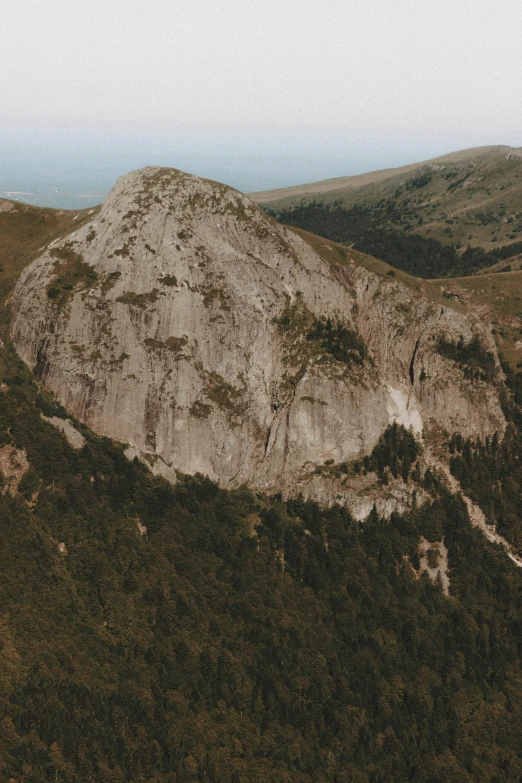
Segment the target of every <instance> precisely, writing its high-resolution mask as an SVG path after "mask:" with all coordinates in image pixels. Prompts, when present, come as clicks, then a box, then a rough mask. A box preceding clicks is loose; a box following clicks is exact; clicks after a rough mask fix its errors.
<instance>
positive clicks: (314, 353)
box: [11, 168, 505, 516]
mask: <svg viewBox="0 0 522 783" xmlns="http://www.w3.org/2000/svg"><path fill="white" fill-rule="evenodd" d="M327 319H330V323H332V324H333V325H334V326H335V325H339V328H340V329H341V328H342V329H343V330H344V332H343V334H346V335H349V336H350V339H352V338H353V340H355V343H354V344H356V345H358V346H362V347H359V349H358V350H359V354H358V355H357V356H358V358H357V356H355V353H356V352H354V351H352V354H350V353H348V354H347V357H346V356H345V358H344V359H339V357H336V355H335V352H333V353H332V351H330V350H329V349H327V348H325V343H324V341H323V342H321V340H318V339H307V338H310V334H311V333H312V332H311V331H310V330H311V328H312V327H313V325H314V324H317V323H318V322H322V323H325V322H326V321H327ZM11 336H12V340H13V343H14V345H15V347H16V350H17V351H18V353H19V355H20V356H21V357H22V359H23V360H24V361H25V362H26V363H27V364H28V365H29V367H30V368H31V369H32V371H33V372H34V374H35V375H36V376H37V378H38V379H39V380H40V382H41V383H42V384H43V385H44V386H45V387H46V388H47V389H48V390H50V391H51V392H53V393H54V394H55V395H56V397H57V398H58V400H59V401H60V402H61V403H62V404H63V406H64V407H65V408H66V409H67V411H68V412H69V413H71V414H72V415H74V416H75V417H76V418H78V419H79V420H81V421H82V422H84V423H85V424H87V425H88V426H90V427H91V428H92V429H93V430H94V431H95V432H97V433H100V434H103V435H107V436H109V437H112V438H114V439H116V440H118V441H121V442H123V443H127V444H129V450H128V453H129V455H130V456H132V455H134V454H135V455H141V456H142V457H144V458H145V459H146V460H147V461H148V463H149V464H150V465H151V467H152V469H153V470H155V471H156V472H160V473H162V474H164V475H166V476H167V477H168V478H170V479H171V480H175V476H176V471H178V470H179V471H182V472H185V473H190V474H194V473H197V472H201V473H203V474H207V475H209V476H210V477H211V478H212V479H214V480H216V481H217V482H218V483H219V484H220V485H221V486H223V487H236V486H239V485H241V484H243V483H247V484H249V485H250V486H252V487H254V488H258V489H262V490H263V491H267V492H274V491H281V492H283V493H284V494H287V495H288V494H297V493H298V492H303V494H304V495H305V496H307V497H311V498H315V499H317V500H320V501H321V502H324V503H326V504H330V503H332V502H335V501H338V502H341V503H344V504H346V505H349V506H350V507H351V508H352V509H353V510H354V511H355V513H356V514H357V515H358V516H361V515H364V514H365V513H367V512H368V510H369V509H370V508H371V507H372V505H373V503H374V502H377V504H378V507H379V510H380V511H381V513H389V511H390V510H391V509H392V508H395V507H399V508H400V507H401V506H402V507H403V506H407V505H408V504H409V503H410V502H411V490H409V489H408V487H406V486H403V487H402V488H400V487H399V488H398V487H396V488H395V489H394V490H392V489H388V490H387V494H386V495H385V494H384V493H383V490H382V488H381V487H379V486H373V487H368V486H366V487H365V488H364V491H363V490H362V489H360V488H358V487H356V486H354V485H353V483H350V482H349V481H347V480H346V478H344V477H343V475H342V474H339V475H334V473H335V471H320V470H318V469H319V468H321V467H322V466H324V464H325V463H327V464H328V465H333V466H338V465H342V464H344V463H347V462H349V461H350V460H354V459H357V458H360V457H361V456H363V455H366V454H369V453H370V452H371V451H372V449H373V448H374V446H375V444H376V443H377V441H378V440H379V437H380V436H381V434H382V433H383V431H384V430H385V428H386V427H387V426H388V425H389V424H390V423H391V422H392V421H398V422H400V423H402V424H404V425H405V426H406V427H410V426H412V427H413V429H414V430H415V431H416V432H417V433H418V435H419V436H421V433H422V430H423V428H424V427H425V426H426V424H428V423H429V425H430V427H432V426H434V427H436V428H438V429H439V430H440V429H443V430H445V431H447V432H460V433H462V434H463V435H464V436H465V437H477V436H479V437H484V436H486V435H492V434H493V433H494V432H501V433H502V432H503V431H504V428H505V420H504V416H503V414H502V410H501V406H500V402H499V393H498V387H499V384H500V383H501V377H500V371H499V369H498V366H497V369H496V374H495V376H494V377H491V378H490V379H488V380H487V381H486V380H476V381H474V382H473V383H470V382H469V380H466V379H465V377H464V374H463V371H462V368H460V367H459V366H458V365H457V364H456V363H455V362H452V361H449V360H448V359H445V358H443V356H441V354H440V352H439V351H438V350H437V342H438V340H439V339H440V337H441V336H443V337H444V339H445V340H447V341H453V342H456V341H457V340H459V338H460V337H462V338H463V339H464V340H465V341H468V342H469V341H470V340H472V338H473V337H474V336H477V337H478V338H479V339H480V341H481V344H482V345H483V346H484V348H485V349H486V350H488V351H491V352H492V353H493V354H494V355H495V357H496V353H495V346H494V344H493V341H492V338H491V335H490V333H489V331H488V330H487V329H486V328H485V327H484V325H483V324H482V323H481V322H480V320H479V319H478V318H476V317H474V316H472V315H469V314H467V313H466V312H465V311H464V309H463V308H461V307H459V306H458V305H457V304H455V303H449V302H446V301H445V300H444V299H442V297H440V295H439V294H436V293H435V292H431V289H430V288H429V286H427V285H423V286H417V285H415V284H414V282H412V279H411V278H407V276H405V275H400V274H397V275H395V274H393V273H391V272H389V268H388V267H386V265H384V264H380V263H379V262H374V261H373V260H372V259H367V258H366V257H364V256H361V255H360V254H357V253H355V252H353V251H350V250H347V249H346V248H340V247H338V246H335V245H332V243H328V242H326V241H325V242H324V243H322V241H320V242H319V243H318V242H315V243H310V242H309V241H307V239H306V238H305V235H303V234H301V233H299V232H294V231H291V230H289V229H286V228H284V227H282V226H279V225H277V224H276V223H275V222H273V221H272V220H271V219H270V218H268V217H267V216H266V215H265V214H264V213H262V212H261V211H260V210H259V209H258V208H257V207H256V206H255V204H254V203H253V202H251V201H250V200H249V199H248V198H246V197H245V196H243V195H242V194H240V193H238V192H237V191H235V190H232V189H231V188H228V187H226V186H224V185H219V184H217V183H213V182H209V181H207V180H202V179H199V178H197V177H192V176H189V175H186V174H183V173H181V172H179V171H176V170H172V169H159V168H147V169H143V170H141V171H137V172H133V173H131V174H129V175H127V176H125V177H122V178H121V179H120V180H119V181H118V182H117V184H116V186H115V188H114V189H113V191H112V192H111V194H110V195H109V197H108V198H107V200H106V201H105V203H104V204H103V206H102V209H101V211H100V213H99V214H98V215H96V216H95V217H94V218H93V220H92V221H91V222H90V223H88V224H87V225H85V226H83V227H82V228H80V229H79V230H78V231H76V232H75V233H73V234H71V235H69V236H68V237H67V238H66V240H63V241H59V242H57V243H54V244H52V245H50V246H49V247H48V248H47V249H46V250H45V252H43V254H42V255H41V256H40V257H39V258H37V259H36V260H35V261H34V262H33V263H32V264H31V265H30V266H29V267H28V268H27V269H26V270H25V271H24V273H23V274H22V276H21V278H20V280H19V282H18V284H17V286H16V289H15V292H14V294H13V297H12V322H11Z"/></svg>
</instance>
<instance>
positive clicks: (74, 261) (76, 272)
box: [47, 242, 98, 307]
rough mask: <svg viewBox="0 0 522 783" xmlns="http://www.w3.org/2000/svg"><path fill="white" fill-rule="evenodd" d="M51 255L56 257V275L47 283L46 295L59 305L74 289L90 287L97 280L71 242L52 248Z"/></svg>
mask: <svg viewBox="0 0 522 783" xmlns="http://www.w3.org/2000/svg"><path fill="white" fill-rule="evenodd" d="M51 255H52V256H53V257H54V258H56V259H57V261H56V263H55V265H54V272H55V275H56V276H55V277H54V279H53V280H51V281H50V282H49V283H48V285H47V296H48V297H49V299H51V300H52V301H53V302H55V303H56V304H57V305H58V306H59V307H62V306H63V305H64V304H65V302H66V301H67V299H68V298H69V297H70V296H71V293H72V292H73V290H74V289H78V288H88V287H92V286H93V285H94V284H95V283H96V281H97V280H98V275H97V273H96V272H95V270H94V269H93V268H92V266H89V264H86V263H85V261H84V260H83V257H82V256H81V255H80V254H79V253H77V252H76V251H75V250H74V246H73V245H72V243H70V242H68V243H67V244H65V245H63V246H62V247H59V248H53V250H51Z"/></svg>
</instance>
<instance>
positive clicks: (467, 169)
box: [253, 147, 522, 250]
mask: <svg viewBox="0 0 522 783" xmlns="http://www.w3.org/2000/svg"><path fill="white" fill-rule="evenodd" d="M343 180H344V181H343ZM347 180H348V181H347ZM253 197H254V199H255V200H257V201H258V203H260V204H261V205H262V206H263V208H265V209H269V210H271V211H274V212H276V213H280V212H281V211H282V210H293V209H295V208H296V207H297V206H306V205H308V204H310V203H312V202H315V204H316V205H320V206H323V207H324V206H327V207H330V208H331V207H332V206H334V205H335V206H338V207H340V208H342V209H343V210H346V211H348V213H349V214H351V213H350V210H351V209H352V208H353V207H354V206H357V207H358V208H360V209H363V210H367V211H368V212H369V213H370V215H371V217H372V221H373V223H374V225H375V226H377V227H379V228H380V229H381V230H392V231H399V232H401V233H415V234H418V235H419V236H422V237H424V238H431V239H435V240H438V241H439V242H441V243H442V244H445V245H455V246H456V247H457V248H466V247H467V246H468V245H471V246H472V247H475V246H477V247H482V248H485V249H486V250H491V249H494V248H495V246H497V245H499V244H509V243H510V242H514V241H516V240H522V155H521V154H520V151H519V150H514V149H512V148H510V147H486V148H478V149H471V150H464V151H463V152H460V153H455V154H454V155H448V156H443V157H441V158H436V159H435V160H432V161H426V162H424V163H419V164H415V165H413V166H407V167H404V168H402V169H396V170H393V169H391V170H388V171H386V172H375V173H374V174H373V175H362V176H361V177H350V178H345V179H344V178H341V179H340V180H331V181H329V182H327V183H317V185H311V186H302V187H300V188H299V189H297V192H296V191H295V190H294V189H292V188H289V189H288V190H281V191H272V192H269V193H267V194H263V193H259V194H253ZM302 227H303V228H305V226H302ZM309 230H313V229H312V228H310V227H309ZM319 233H321V232H319Z"/></svg>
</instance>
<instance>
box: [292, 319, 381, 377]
mask: <svg viewBox="0 0 522 783" xmlns="http://www.w3.org/2000/svg"><path fill="white" fill-rule="evenodd" d="M306 339H307V340H308V341H313V342H316V343H317V344H318V345H320V347H321V348H322V349H323V351H326V353H329V354H330V355H331V356H333V358H334V359H337V361H338V362H342V363H343V364H346V365H348V366H350V365H352V364H358V365H361V364H363V362H364V361H365V360H366V359H368V358H369V357H368V349H367V347H366V344H365V343H364V340H363V339H362V337H361V336H360V335H359V333H358V332H356V331H355V330H354V329H350V328H348V327H347V326H344V324H342V323H339V322H338V323H334V322H332V320H331V319H330V318H327V319H326V320H325V321H314V323H313V324H312V325H311V327H310V329H309V330H308V334H307V335H306Z"/></svg>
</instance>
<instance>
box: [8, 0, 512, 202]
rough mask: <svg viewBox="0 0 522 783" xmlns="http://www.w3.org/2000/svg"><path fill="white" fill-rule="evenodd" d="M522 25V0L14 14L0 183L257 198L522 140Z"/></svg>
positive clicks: (74, 192)
mask: <svg viewBox="0 0 522 783" xmlns="http://www.w3.org/2000/svg"><path fill="white" fill-rule="evenodd" d="M521 28H522V6H521V5H520V3H519V2H517V1H516V0H497V2H495V3H493V2H491V0H475V1H474V2H471V0H439V2H438V3H436V4H433V3H423V2H420V3H419V2H418V0H416V2H414V0H393V2H392V0H368V2H365V3H361V2H355V1H354V2H349V3H347V2H346V0H327V2H326V3H324V4H323V5H322V6H321V7H320V8H319V6H318V5H317V3H315V2H312V0H300V2H297V0H283V2H281V0H277V2H276V0H266V2H265V3H263V4H257V5H253V6H249V7H248V9H245V6H244V4H242V3H240V2H239V0H224V2H223V3H220V4H217V5H216V4H215V3H210V2H209V0H193V2H192V3H190V4H187V3H184V4H182V3H177V2H176V1H175V0H174V2H172V0H150V2H149V3H148V4H147V6H146V7H145V6H144V5H143V4H142V3H141V2H138V0H125V2H123V0H113V2H112V3H111V4H107V3H106V2H102V0H91V2H90V3H88V4H85V3H80V2H78V0H48V2H47V3H40V2H37V0H23V2H20V3H11V4H9V5H6V7H5V8H3V9H2V29H3V31H4V36H3V39H2V51H1V53H0V63H1V66H2V67H1V68H0V89H1V94H2V113H1V116H0V190H2V191H10V192H11V191H18V192H20V191H21V192H22V194H23V197H24V198H25V199H27V200H30V199H33V200H35V201H39V202H40V203H49V204H52V205H55V206H64V205H65V202H67V205H69V206H76V203H77V202H82V203H87V202H88V201H89V198H91V200H92V199H98V200H100V199H101V198H102V197H103V196H104V195H105V193H106V192H107V190H108V189H109V188H110V187H112V185H113V184H114V181H115V179H116V178H117V177H118V176H119V175H121V174H123V173H125V172H126V171H128V170H130V169H133V168H137V167H139V166H144V165H150V164H160V165H168V166H174V167H178V168H183V169H185V170H188V171H191V172H193V173H196V174H202V175H204V176H207V177H212V178H214V179H219V180H221V181H225V182H227V183H229V184H231V185H234V186H235V187H238V188H239V189H240V190H244V191H250V190H264V189H271V188H276V187H285V186H288V185H293V184H302V183H305V182H310V181H317V180H319V179H326V178H330V177H335V176H343V175H348V174H357V173H362V172H365V171H370V170H373V169H378V168H383V167H391V166H400V165H403V164H405V163H413V162H417V161H420V160H423V159H426V158H430V157H434V156H437V155H441V154H444V153H447V152H452V151H454V150H457V149H464V148H467V147H475V146H485V145H491V144H493V145H496V144H507V145H510V146H519V145H520V144H521V143H522V139H521V137H520V128H521V127H522V101H521V100H520V98H521V94H522V87H521V84H520V79H519V74H520V72H521V70H522V50H521V48H520V45H519V40H520V30H521ZM33 193H34V195H28V194H33ZM95 194H96V195H95ZM86 197H87V198H86Z"/></svg>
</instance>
